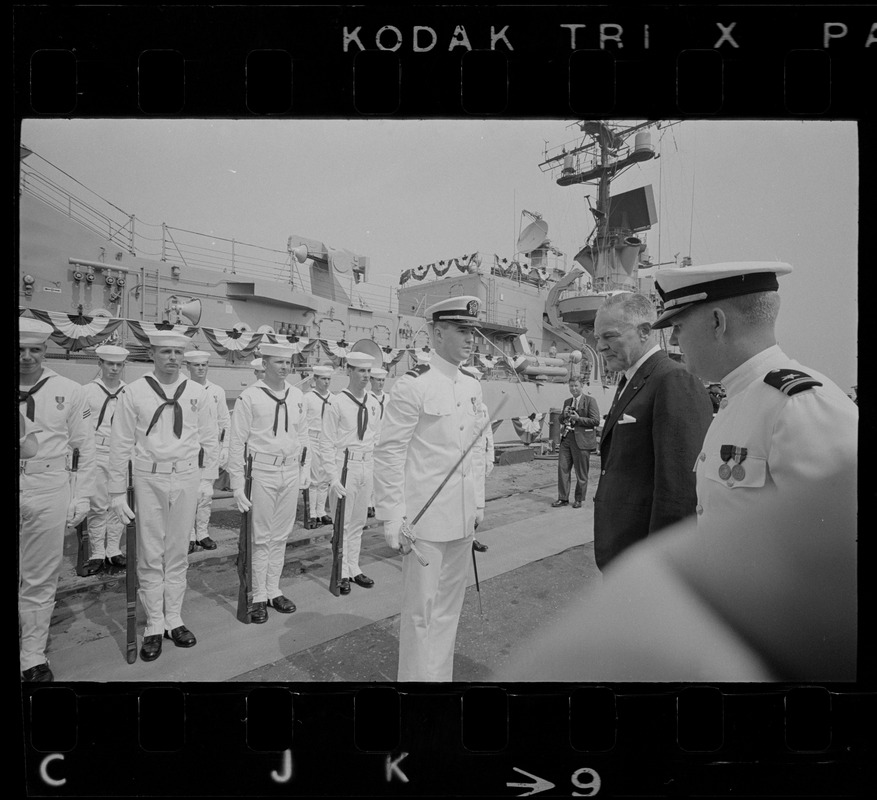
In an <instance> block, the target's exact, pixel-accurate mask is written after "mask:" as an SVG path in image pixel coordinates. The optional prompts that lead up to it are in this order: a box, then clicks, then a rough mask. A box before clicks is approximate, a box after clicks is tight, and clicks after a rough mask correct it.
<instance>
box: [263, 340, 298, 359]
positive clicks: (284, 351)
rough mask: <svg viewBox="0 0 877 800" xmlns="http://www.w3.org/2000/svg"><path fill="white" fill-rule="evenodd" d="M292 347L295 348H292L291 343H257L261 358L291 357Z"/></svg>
mask: <svg viewBox="0 0 877 800" xmlns="http://www.w3.org/2000/svg"><path fill="white" fill-rule="evenodd" d="M294 349H295V348H293V346H292V345H291V344H280V343H278V344H271V343H270V342H267V343H265V344H260V345H259V352H260V353H261V354H262V357H263V358H264V357H265V356H280V357H281V358H292V356H293V351H294Z"/></svg>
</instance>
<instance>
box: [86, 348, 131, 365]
mask: <svg viewBox="0 0 877 800" xmlns="http://www.w3.org/2000/svg"><path fill="white" fill-rule="evenodd" d="M94 352H95V355H96V356H97V357H98V358H99V359H101V360H102V361H110V362H112V363H114V364H120V363H121V362H122V361H124V360H125V359H126V358H128V351H127V350H126V349H125V348H124V347H116V345H114V344H102V345H101V346H100V347H95V348H94Z"/></svg>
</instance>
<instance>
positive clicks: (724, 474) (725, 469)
mask: <svg viewBox="0 0 877 800" xmlns="http://www.w3.org/2000/svg"><path fill="white" fill-rule="evenodd" d="M748 452H749V451H748V450H747V448H745V447H735V446H734V445H732V444H723V445H722V447H721V451H720V453H721V457H722V462H723V463H722V465H721V466H720V467H719V477H720V478H721V479H722V480H723V481H726V480H728V478H733V479H734V480H735V481H742V480H743V479H744V478H745V477H746V468H745V467H744V466H743V462H744V461H745V460H746V456H747V455H748ZM732 459H733V460H734V461H735V462H736V463H735V464H734V465H733V466H731V464H729V463H728V462H729V461H731V460H732Z"/></svg>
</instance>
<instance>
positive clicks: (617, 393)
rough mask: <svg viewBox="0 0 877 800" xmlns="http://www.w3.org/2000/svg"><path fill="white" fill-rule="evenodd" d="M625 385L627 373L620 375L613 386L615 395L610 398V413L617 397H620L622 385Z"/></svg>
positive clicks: (622, 389) (616, 401)
mask: <svg viewBox="0 0 877 800" xmlns="http://www.w3.org/2000/svg"><path fill="white" fill-rule="evenodd" d="M626 385H627V375H622V376H621V380H620V381H618V386H616V387H615V397H613V398H612V405H611V406H610V408H609V413H610V414H611V413H612V409H614V408H615V406H616V405H617V403H618V398H619V397H621V393H622V392H623V391H624V387H625V386H626Z"/></svg>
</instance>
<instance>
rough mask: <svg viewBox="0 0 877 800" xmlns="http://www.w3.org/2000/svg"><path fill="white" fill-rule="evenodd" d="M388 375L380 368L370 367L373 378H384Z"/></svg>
mask: <svg viewBox="0 0 877 800" xmlns="http://www.w3.org/2000/svg"><path fill="white" fill-rule="evenodd" d="M388 374H389V373H388V372H387V370H385V369H383V368H382V367H372V377H373V378H386V377H387V375H388Z"/></svg>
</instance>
